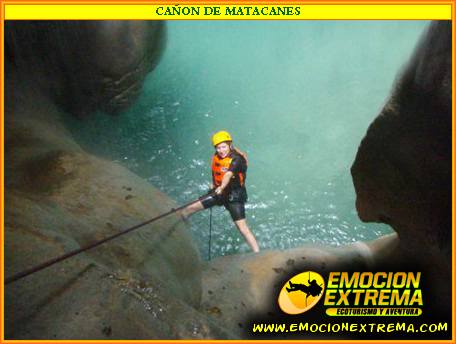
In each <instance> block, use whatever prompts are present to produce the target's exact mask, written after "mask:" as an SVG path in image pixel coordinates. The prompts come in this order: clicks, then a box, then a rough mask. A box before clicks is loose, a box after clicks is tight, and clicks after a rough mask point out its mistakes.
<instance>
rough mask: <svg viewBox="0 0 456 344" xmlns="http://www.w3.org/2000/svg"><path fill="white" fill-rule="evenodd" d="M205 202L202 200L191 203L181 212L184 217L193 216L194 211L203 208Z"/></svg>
mask: <svg viewBox="0 0 456 344" xmlns="http://www.w3.org/2000/svg"><path fill="white" fill-rule="evenodd" d="M203 209H204V207H203V203H201V201H198V202H195V203H192V204H190V205H189V206H187V207H185V208H184V209H182V210H181V214H182V216H183V217H184V218H186V219H187V218H189V217H190V216H192V215H193V214H194V213H196V212H198V211H200V210H203Z"/></svg>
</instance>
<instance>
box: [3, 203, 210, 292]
mask: <svg viewBox="0 0 456 344" xmlns="http://www.w3.org/2000/svg"><path fill="white" fill-rule="evenodd" d="M198 201H199V199H196V200H194V201H192V202H189V203H187V204H184V205H182V206H180V207H179V208H172V209H171V210H170V211H168V212H166V213H163V214H161V215H158V216H156V217H154V218H152V219H150V220H147V221H144V222H141V223H139V224H137V225H135V226H133V227H130V228H127V229H125V230H123V231H120V232H119V233H116V234H114V235H111V236H109V237H107V238H104V239H101V240H99V241H96V242H94V243H92V244H89V245H87V246H84V247H81V248H78V249H76V250H73V251H70V252H68V253H66V254H64V255H62V256H59V257H56V258H53V259H51V260H48V261H46V262H44V263H41V264H39V265H37V266H34V267H32V268H30V269H27V270H24V271H22V272H19V273H17V274H15V275H13V276H11V277H8V278H7V279H5V285H7V284H10V283H12V282H15V281H17V280H19V279H21V278H24V277H26V276H28V275H31V274H34V273H35V272H38V271H40V270H43V269H45V268H47V267H49V266H51V265H54V264H57V263H59V262H61V261H63V260H65V259H68V258H70V257H73V256H75V255H77V254H79V253H82V252H84V251H87V250H90V249H91V248H94V247H97V246H99V245H101V244H104V243H105V242H108V241H111V240H113V239H115V238H117V237H119V236H122V235H124V234H127V233H129V232H131V231H134V230H135V229H138V228H140V227H143V226H145V225H148V224H149V223H152V222H154V221H157V220H160V219H161V218H163V217H166V216H168V215H171V214H173V213H175V212H178V211H179V210H182V209H184V208H186V207H188V206H189V205H191V204H193V203H196V202H198ZM211 216H212V213H211ZM211 221H212V219H211Z"/></svg>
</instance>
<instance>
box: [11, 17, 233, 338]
mask: <svg viewBox="0 0 456 344" xmlns="http://www.w3.org/2000/svg"><path fill="white" fill-rule="evenodd" d="M74 25H75V24H74V23H71V24H70V23H62V22H55V23H43V22H40V23H39V25H38V23H29V22H21V23H19V22H17V23H16V22H15V23H9V24H8V25H7V26H8V27H7V36H8V37H9V41H8V42H9V43H8V44H9V46H8V48H9V54H10V58H11V57H13V58H12V60H10V61H9V62H10V63H13V65H9V66H8V75H7V78H6V97H5V99H6V104H5V105H6V106H5V108H6V110H5V134H6V136H5V167H6V169H5V277H10V276H12V275H13V274H16V273H18V272H21V271H23V270H25V269H28V268H31V267H33V266H36V265H38V264H40V263H43V262H45V261H47V260H49V259H52V258H55V257H58V256H60V255H62V254H64V253H67V252H69V251H71V250H74V249H77V248H80V247H83V246H85V245H88V244H90V243H93V242H95V241H97V240H100V239H103V238H105V237H107V236H110V235H113V234H115V233H118V232H119V231H121V230H123V229H126V228H129V227H131V226H133V225H136V224H138V223H140V222H143V221H145V220H148V219H150V218H152V217H154V216H157V215H159V214H162V213H164V212H167V211H169V210H170V209H171V208H173V207H175V206H176V205H175V204H174V202H173V201H172V200H170V199H169V198H168V197H167V196H166V195H164V194H162V193H161V192H160V191H158V190H157V189H155V188H154V187H153V186H151V185H150V184H149V183H147V182H146V181H144V180H143V179H141V178H139V177H138V176H136V175H135V174H133V173H131V172H130V171H128V170H127V169H126V168H124V167H122V166H121V165H119V164H117V163H114V162H110V161H106V160H103V159H100V158H97V157H94V156H92V155H89V154H87V153H86V152H84V151H83V150H82V149H81V148H80V147H79V145H78V144H77V143H76V142H74V140H73V138H72V137H71V135H70V134H69V133H68V132H67V130H66V129H65V127H64V126H63V124H62V121H61V118H62V117H63V116H64V115H65V114H64V113H63V111H62V109H61V105H63V106H64V108H65V109H67V110H68V109H70V110H74V109H76V108H77V107H79V105H81V106H82V107H83V110H84V111H89V109H91V108H92V105H93V104H95V103H98V102H99V101H101V102H102V103H103V102H104V99H105V98H106V99H108V98H110V97H105V95H106V94H107V93H103V92H105V91H106V90H105V85H107V84H105V80H104V79H103V78H104V77H107V76H110V77H112V79H113V80H117V79H119V80H121V82H120V83H118V86H119V89H114V88H113V89H112V90H110V91H109V92H111V93H110V94H111V95H120V94H121V93H119V92H123V91H122V90H123V89H124V88H125V87H127V85H130V84H132V85H133V84H134V85H140V80H141V78H143V77H144V75H145V73H146V71H147V70H148V69H150V66H151V56H156V55H157V54H158V52H157V51H154V48H153V47H154V46H155V44H156V43H157V42H155V43H153V42H154V39H153V38H154V37H156V35H159V32H160V31H161V30H163V28H162V27H161V24H159V25H157V24H153V23H150V22H115V23H112V22H85V23H79V25H76V26H74ZM38 26H39V27H38ZM22 28H25V29H24V30H22ZM72 28H74V32H73V31H72ZM33 29H36V30H37V31H36V32H35V31H34V30H33ZM78 37H79V39H76V38H78ZM53 39H54V41H53ZM149 39H151V42H152V43H153V45H151V46H149ZM12 42H13V43H14V44H13V46H12V45H11V44H12ZM136 47H140V49H139V50H138V49H136ZM126 48H131V49H126ZM79 50H81V51H79ZM48 51H49V54H47V52H48ZM86 53H87V55H85V57H86V58H88V57H90V59H88V60H86V61H85V62H84V61H81V63H80V64H75V62H76V61H75V59H83V58H84V56H83V55H84V54H86ZM111 55H113V56H111ZM152 61H154V59H153V58H152ZM92 64H93V65H92ZM152 64H153V63H152ZM137 66H139V67H137ZM92 67H93V68H92ZM137 68H139V69H138V70H136V69H137ZM78 72H80V73H78ZM72 73H73V74H72ZM91 73H93V75H91V77H90V78H89V80H85V79H84V78H85V77H88V75H89V74H91ZM39 75H41V76H43V75H45V76H46V77H44V76H43V79H42V80H38V79H37V77H38V76H39ZM86 81H87V83H86ZM124 81H125V82H124ZM114 83H116V82H114ZM57 86H58V87H57ZM54 87H56V88H54ZM60 87H62V89H61V94H58V92H56V90H57V89H59V90H60ZM135 87H136V86H135ZM138 87H139V86H138ZM71 88H74V90H75V92H72V91H71ZM127 88H128V87H127ZM91 90H92V91H93V92H92V91H91ZM119 90H120V91H119ZM123 94H126V93H125V92H123V93H122V97H123ZM62 97H63V98H62ZM64 97H67V98H64ZM127 98H128V101H130V100H131V99H130V98H131V97H130V96H126V99H127ZM68 99H71V101H72V102H74V104H73V105H74V106H73V105H72V103H71V102H67V100H68ZM63 100H65V102H63V103H62V101H63ZM56 101H59V103H58V104H56ZM103 104H104V105H103V106H106V104H108V103H103ZM86 105H87V107H86ZM67 106H69V107H67ZM115 108H116V109H119V108H118V107H117V106H115ZM81 109H82V108H81ZM76 113H78V112H76ZM201 275H202V272H201V259H200V257H199V253H198V251H197V248H196V246H195V245H194V244H193V241H192V239H191V235H190V233H189V231H188V229H187V228H186V227H185V225H184V223H183V222H182V221H181V218H180V217H177V216H169V217H166V218H164V219H161V220H159V221H157V222H155V223H153V224H150V225H147V226H145V227H143V228H141V229H138V230H137V231H136V232H132V233H129V234H127V235H125V236H123V237H120V238H117V239H115V240H113V241H111V242H109V243H105V244H103V245H101V246H99V247H97V248H95V249H92V250H90V251H87V252H86V253H83V254H80V255H78V256H75V257H72V258H70V259H68V260H66V261H64V262H61V263H59V264H56V265H54V266H51V267H49V268H46V269H45V270H42V271H40V272H37V273H36V274H33V275H30V276H28V277H25V278H23V279H21V280H18V281H16V282H14V283H12V284H9V285H6V286H5V309H6V311H5V318H6V319H5V331H6V338H8V339H110V338H113V339H172V338H195V339H197V338H214V337H217V338H228V337H229V335H228V334H227V333H226V332H225V331H224V330H222V329H220V328H219V327H218V326H216V325H214V324H212V323H211V321H210V320H208V319H207V317H206V316H205V315H204V314H202V313H201V312H199V310H198V307H199V305H200V302H201V290H202V289H201Z"/></svg>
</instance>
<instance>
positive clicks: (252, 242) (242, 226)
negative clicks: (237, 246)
mask: <svg viewBox="0 0 456 344" xmlns="http://www.w3.org/2000/svg"><path fill="white" fill-rule="evenodd" d="M234 223H235V224H236V227H237V228H238V229H239V232H241V234H242V235H243V236H244V238H245V241H247V244H248V245H249V246H250V248H251V249H252V251H253V252H260V248H259V247H258V243H257V241H256V239H255V236H254V235H253V233H252V232H251V231H250V229H249V226H247V221H246V220H245V219H242V220H237V221H234Z"/></svg>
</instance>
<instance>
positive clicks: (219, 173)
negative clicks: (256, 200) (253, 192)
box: [212, 154, 245, 187]
mask: <svg viewBox="0 0 456 344" xmlns="http://www.w3.org/2000/svg"><path fill="white" fill-rule="evenodd" d="M232 160H233V158H231V157H229V156H227V157H225V158H223V159H221V158H220V157H219V156H218V155H217V154H214V156H213V157H212V181H213V183H214V186H215V187H217V186H220V185H221V184H222V179H223V176H224V175H225V173H226V172H228V169H229V168H230V165H231V161H232ZM238 176H239V182H240V184H241V186H243V185H244V180H245V176H244V174H243V173H242V172H239V173H238Z"/></svg>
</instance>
